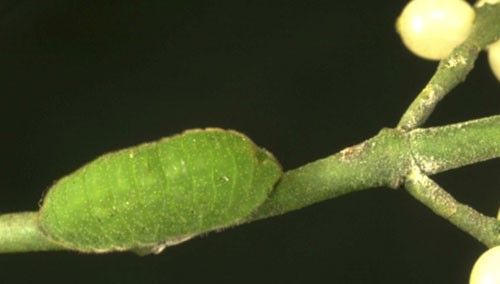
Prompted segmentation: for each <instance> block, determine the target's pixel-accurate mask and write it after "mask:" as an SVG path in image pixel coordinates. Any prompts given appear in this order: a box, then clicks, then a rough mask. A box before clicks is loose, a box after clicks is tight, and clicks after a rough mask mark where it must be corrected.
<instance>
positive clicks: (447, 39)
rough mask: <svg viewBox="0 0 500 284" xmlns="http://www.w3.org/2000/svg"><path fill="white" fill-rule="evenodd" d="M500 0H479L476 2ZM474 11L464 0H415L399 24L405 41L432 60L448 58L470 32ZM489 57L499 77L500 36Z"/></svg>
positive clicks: (416, 52)
mask: <svg viewBox="0 0 500 284" xmlns="http://www.w3.org/2000/svg"><path fill="white" fill-rule="evenodd" d="M497 2H499V0H479V1H478V2H477V3H476V6H478V7H480V6H482V5H485V4H486V3H488V4H496V3H497ZM474 17H475V12H474V9H473V8H472V6H471V5H469V3H467V2H466V1H464V0H412V1H410V2H408V4H407V5H406V6H405V8H404V9H403V11H402V12H401V15H400V16H399V18H398V20H397V23H396V26H397V31H398V32H399V34H400V36H401V39H402V41H403V43H404V45H405V46H406V47H407V48H408V49H409V50H410V51H411V52H413V53H414V54H416V55H418V56H420V57H422V58H425V59H429V60H441V59H443V58H446V57H447V56H448V55H449V54H450V53H451V52H452V50H453V49H454V48H455V47H457V46H458V45H460V44H461V43H462V42H463V41H464V40H465V39H466V38H467V36H468V35H469V33H470V31H471V28H472V24H473V22H474ZM488 59H489V63H490V66H491V69H492V70H493V73H494V74H495V76H496V77H497V78H498V80H500V40H499V41H497V42H496V43H494V44H492V45H491V46H489V48H488Z"/></svg>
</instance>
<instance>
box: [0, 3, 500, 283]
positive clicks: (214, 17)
mask: <svg viewBox="0 0 500 284" xmlns="http://www.w3.org/2000/svg"><path fill="white" fill-rule="evenodd" d="M405 2H406V1H386V2H383V3H382V2H380V1H275V0H273V1H269V0H267V1H236V0H232V1H208V0H207V1H188V0H185V1H175V0H172V1H128V0H127V1H67V0H64V1H63V0H59V1H56V0H50V1H35V0H27V1H26V0H25V1H19V0H18V1H5V0H4V1H2V2H0V118H1V123H2V124H1V125H2V126H1V132H0V143H1V144H0V145H1V147H0V157H1V160H0V177H1V178H0V211H1V212H2V213H5V212H12V211H23V210H35V209H37V201H38V200H39V199H40V197H41V195H42V192H43V191H44V190H46V189H47V188H48V187H49V186H50V185H51V184H52V183H53V182H54V180H56V179H58V178H59V177H61V176H63V175H65V174H68V173H70V172H71V171H73V170H75V169H76V168H78V167H79V166H81V165H82V164H84V163H85V162H88V161H90V160H92V159H93V158H95V157H96V156H98V155H100V154H102V153H105V152H107V151H111V150H116V149H120V148H123V147H127V146H131V145H135V144H138V143H141V142H144V141H149V140H154V139H158V138H160V137H163V136H168V135H171V134H174V133H178V132H180V131H182V130H184V129H188V128H193V127H207V126H218V127H224V128H232V129H237V130H239V131H241V132H243V133H246V134H247V135H248V136H250V137H251V138H252V139H253V140H254V141H256V142H257V143H258V144H259V145H262V146H264V147H266V148H267V149H269V150H270V151H272V152H273V153H275V155H276V156H277V157H278V159H279V160H280V161H281V162H282V164H283V166H284V168H285V169H291V168H294V167H298V166H300V165H302V164H304V163H307V162H309V161H313V160H315V159H318V158H321V157H325V156H327V155H329V154H332V153H334V152H337V151H339V150H341V149H342V148H344V147H346V146H349V145H352V144H355V143H358V142H361V141H362V140H364V139H366V138H368V137H371V136H373V135H375V134H376V133H377V131H378V130H379V129H381V128H382V127H393V126H395V124H396V123H397V121H398V119H399V117H400V116H401V114H402V113H403V111H404V110H405V109H406V107H407V106H408V104H409V103H410V102H411V100H412V99H413V97H414V96H415V95H416V94H417V92H418V91H419V89H420V88H422V87H423V86H424V84H425V82H426V81H427V80H428V78H430V76H431V74H432V73H433V71H434V69H435V67H436V63H435V62H429V61H424V60H421V59H419V58H416V57H415V56H413V55H412V54H410V53H409V52H408V51H407V50H406V49H405V48H404V47H403V45H402V43H401V41H400V40H399V38H398V35H397V34H396V32H395V30H394V22H395V19H396V17H397V15H398V13H399V12H400V11H401V9H402V7H403V6H404V4H405ZM499 94H500V87H499V84H498V82H497V81H496V80H495V78H494V77H493V75H492V74H491V72H490V70H489V68H488V66H487V62H486V58H485V56H484V55H483V56H481V57H480V58H479V60H478V61H477V64H476V68H475V70H474V71H473V72H472V74H471V75H470V76H469V78H468V80H467V81H466V83H465V84H462V85H461V86H459V87H458V88H457V89H456V90H455V91H453V93H452V94H451V95H450V96H449V97H447V98H446V99H445V100H444V101H443V102H442V103H441V104H440V105H439V107H438V108H437V110H436V112H435V113H434V114H433V115H432V117H431V119H430V121H429V122H428V123H427V125H441V124H447V123H452V122H458V121H464V120H469V119H472V118H478V117H483V116H488V115H493V114H498V113H499V110H500V97H499V96H498V95H499ZM499 167H500V161H499V160H498V159H497V160H494V161H489V162H486V163H482V164H479V165H474V166H470V167H465V168H461V169H458V170H454V171H451V172H449V173H443V174H440V175H438V176H436V177H435V178H436V180H437V181H438V182H439V183H440V184H441V185H442V186H444V187H445V188H446V189H447V190H449V191H450V192H451V193H452V194H454V196H456V197H457V199H459V200H461V201H463V202H466V203H468V204H471V205H473V206H474V207H475V208H477V209H478V210H480V211H482V212H484V213H487V214H490V215H493V214H496V210H497V208H498V205H499V204H498V201H499V195H498V187H499V185H500V178H499V176H498V171H499ZM484 249H485V248H484V247H483V246H482V245H481V244H480V243H478V242H477V241H475V240H474V239H472V238H471V237H469V236H468V235H466V234H465V233H462V232H461V231H459V230H458V229H456V228H455V227H453V226H452V225H450V224H449V223H448V222H446V221H443V220H442V219H440V218H439V217H438V216H436V215H434V214H432V213H431V212H430V211H429V210H428V209H427V208H425V207H424V206H423V205H421V204H419V203H418V202H416V201H415V200H413V199H412V198H411V197H410V196H409V195H408V194H406V193H405V192H404V191H403V190H390V189H387V188H380V189H373V190H368V191H364V192H360V193H356V194H351V195H347V196H343V197H340V198H337V199H334V200H330V201H326V202H322V203H320V204H317V205H314V206H311V207H308V208H306V209H303V210H299V211H296V212H292V213H289V214H286V215H284V216H280V217H276V218H272V219H268V220H262V221H259V222H255V223H252V224H249V225H245V226H241V227H237V228H233V229H230V230H226V231H224V232H222V233H212V234H209V235H207V236H204V237H199V238H196V239H194V240H191V241H189V242H187V243H184V244H181V245H179V246H176V247H172V248H169V249H167V250H166V251H165V252H164V253H162V254H160V255H157V256H147V257H138V256H136V255H133V254H128V253H125V254H109V255H81V254H77V253H70V252H50V253H30V254H17V255H0V283H33V282H35V281H36V282H37V283H49V282H50V283H67V282H69V283H194V282H204V283H217V282H229V281H231V282H235V283H267V282H278V283H319V282H323V281H328V282H329V283H467V282H468V275H469V273H470V269H471V266H472V264H473V263H474V261H475V259H476V258H477V257H478V256H479V255H480V254H481V253H482V252H483V251H484Z"/></svg>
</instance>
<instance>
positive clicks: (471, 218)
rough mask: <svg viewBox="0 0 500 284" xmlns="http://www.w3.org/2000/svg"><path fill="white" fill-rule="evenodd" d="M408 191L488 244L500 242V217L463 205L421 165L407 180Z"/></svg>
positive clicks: (494, 244)
mask: <svg viewBox="0 0 500 284" xmlns="http://www.w3.org/2000/svg"><path fill="white" fill-rule="evenodd" d="M405 187H406V189H407V191H408V192H409V193H410V194H411V195H412V196H413V197H415V198H416V199H417V200H418V201H420V202H422V203H423V204H425V205H426V206H427V207H429V208H430V209H431V210H432V211H433V212H434V213H436V214H437V215H439V216H441V217H443V218H445V219H446V220H448V221H450V222H451V223H452V224H454V225H456V226H457V227H459V228H460V229H462V230H463V231H465V232H467V233H469V234H470V235H471V236H473V237H474V238H476V239H477V240H478V241H480V242H482V243H484V244H485V245H486V246H488V247H494V246H498V245H500V220H497V219H496V218H493V217H488V216H485V215H483V214H481V213H479V212H477V211H476V210H474V209H472V208H471V207H469V206H467V205H464V204H461V203H460V202H458V201H457V200H455V198H453V197H452V196H451V195H450V194H449V193H448V192H446V191H445V190H443V189H442V188H441V187H440V186H439V185H438V184H436V183H435V182H434V181H433V180H431V179H430V178H428V177H427V176H426V175H425V174H423V173H422V172H421V171H420V170H419V169H418V168H417V169H415V170H414V171H412V172H411V174H410V175H409V176H408V178H407V179H406V183H405Z"/></svg>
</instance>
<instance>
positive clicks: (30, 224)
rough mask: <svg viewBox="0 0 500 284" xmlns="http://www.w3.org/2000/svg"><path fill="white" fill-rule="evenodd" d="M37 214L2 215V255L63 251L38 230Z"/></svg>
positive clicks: (0, 232) (0, 223)
mask: <svg viewBox="0 0 500 284" xmlns="http://www.w3.org/2000/svg"><path fill="white" fill-rule="evenodd" d="M37 217H38V214H37V212H20V213H13V214H4V215H0V253H10V252H29V251H46V250H61V249H63V248H62V247H60V246H58V245H56V244H54V243H52V242H50V241H49V240H48V239H47V237H45V236H44V235H43V233H42V232H41V231H40V229H39V228H38V222H37Z"/></svg>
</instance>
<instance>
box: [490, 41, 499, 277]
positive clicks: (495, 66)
mask: <svg viewBox="0 0 500 284" xmlns="http://www.w3.org/2000/svg"><path fill="white" fill-rule="evenodd" d="M488 61H489V62H490V67H491V70H493V74H495V77H497V79H498V81H500V40H498V41H497V42H495V43H493V44H492V45H490V46H489V47H488ZM499 214H500V211H499ZM499 217H500V215H499ZM499 269H500V268H499Z"/></svg>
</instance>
